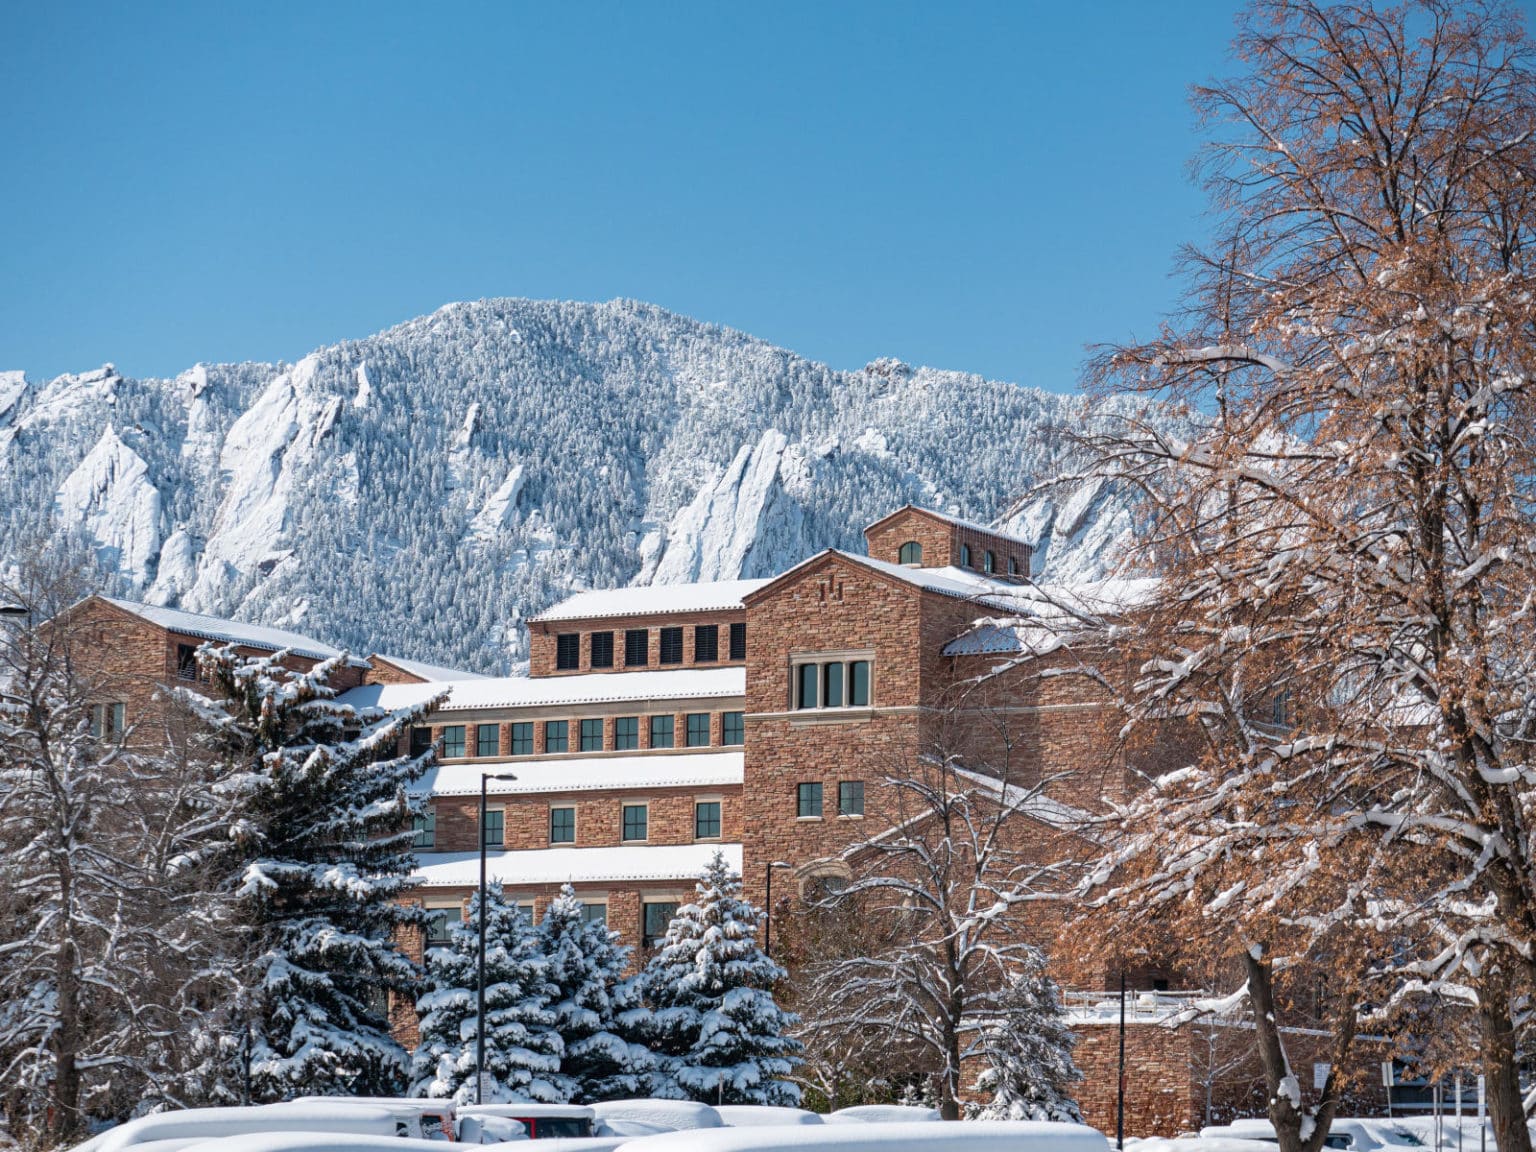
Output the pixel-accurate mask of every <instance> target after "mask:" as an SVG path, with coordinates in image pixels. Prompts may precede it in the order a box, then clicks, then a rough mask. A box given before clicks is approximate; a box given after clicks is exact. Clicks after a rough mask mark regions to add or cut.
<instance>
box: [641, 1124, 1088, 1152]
mask: <svg viewBox="0 0 1536 1152" xmlns="http://www.w3.org/2000/svg"><path fill="white" fill-rule="evenodd" d="M632 1147H633V1152H640V1148H641V1147H642V1146H641V1145H634V1146H632ZM643 1147H644V1150H645V1152H1108V1149H1109V1141H1107V1140H1105V1139H1104V1135H1103V1133H1101V1132H1099V1131H1098V1130H1097V1129H1094V1128H1089V1127H1088V1126H1087V1125H1086V1124H1059V1123H1053V1122H1050V1121H1045V1120H996V1121H977V1122H974V1123H965V1124H931V1123H928V1122H926V1121H921V1120H920V1121H917V1122H912V1121H907V1122H904V1123H890V1122H885V1123H880V1122H874V1123H844V1124H833V1125H827V1124H802V1125H793V1126H791V1125H778V1126H772V1127H757V1128H719V1129H712V1130H707V1131H689V1132H669V1133H667V1134H665V1135H662V1136H651V1137H648V1138H647V1139H646V1141H645V1143H644V1145H643Z"/></svg>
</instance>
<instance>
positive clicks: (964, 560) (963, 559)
mask: <svg viewBox="0 0 1536 1152" xmlns="http://www.w3.org/2000/svg"><path fill="white" fill-rule="evenodd" d="M970 566H971V546H970V545H969V544H962V545H960V567H962V568H969V567H970Z"/></svg>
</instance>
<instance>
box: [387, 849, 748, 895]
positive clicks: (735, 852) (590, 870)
mask: <svg viewBox="0 0 1536 1152" xmlns="http://www.w3.org/2000/svg"><path fill="white" fill-rule="evenodd" d="M716 852H723V853H725V861H726V863H727V864H728V865H730V867H731V868H732V869H734V870H735V871H736V872H738V873H739V872H740V871H741V845H740V844H631V845H619V846H618V847H616V848H532V849H528V850H527V851H521V852H491V853H488V854H487V856H486V877H487V878H488V879H490V880H499V881H501V882H502V883H503V884H504V885H506V886H507V887H508V888H509V889H516V888H518V887H521V886H524V885H527V886H532V885H535V884H565V883H571V884H582V883H589V884H596V883H603V882H615V881H625V880H689V881H691V880H695V879H697V878H698V876H699V875H700V874H701V873H702V872H703V871H704V866H705V865H706V864H708V863H709V861H710V858H711V857H713V856H714V854H715V853H716ZM412 876H413V877H414V878H415V880H416V882H417V883H419V884H421V885H422V886H423V887H426V888H465V887H471V886H473V885H475V884H478V883H479V881H480V854H479V853H478V852H418V853H417V854H416V868H415V871H414V872H412Z"/></svg>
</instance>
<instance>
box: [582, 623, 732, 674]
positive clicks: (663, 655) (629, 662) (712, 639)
mask: <svg viewBox="0 0 1536 1152" xmlns="http://www.w3.org/2000/svg"><path fill="white" fill-rule="evenodd" d="M726 643H727V645H728V647H727V649H726V650H727V652H728V653H729V654H728V655H727V657H726V659H728V660H745V659H746V658H747V625H746V623H745V622H743V621H737V622H736V623H734V624H732V625H731V626H730V631H729V633H728V635H727V639H726ZM613 655H614V633H613V632H611V631H608V632H588V633H587V667H589V668H612V667H613V666H614V664H613ZM719 660H720V625H718V624H695V625H694V628H693V662H694V663H695V664H715V663H718V662H719ZM650 662H651V630H650V629H649V628H630V629H627V630H626V631H625V633H624V667H626V668H644V667H646V666H647V665H648V664H650ZM656 662H657V663H658V664H681V663H682V662H683V629H682V628H681V627H680V626H677V627H670V628H662V629H660V630H659V635H658V637H657V650H656ZM580 667H581V633H580V632H561V633H558V634H557V635H556V636H555V668H556V669H557V670H559V671H562V672H571V671H575V670H576V669H579V668H580Z"/></svg>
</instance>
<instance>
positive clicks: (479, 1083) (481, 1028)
mask: <svg viewBox="0 0 1536 1152" xmlns="http://www.w3.org/2000/svg"><path fill="white" fill-rule="evenodd" d="M516 779H517V777H516V776H514V775H512V773H510V772H482V773H481V774H480V824H479V828H480V912H479V915H478V916H477V917H476V919H477V920H478V921H479V925H478V927H479V930H480V948H479V951H478V953H477V955H476V957H475V1103H476V1104H484V1103H485V1101H484V1100H482V1099H481V1098H480V1097H481V1094H482V1093H484V1091H485V782H486V781H487V780H516ZM503 835H505V832H503Z"/></svg>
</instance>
